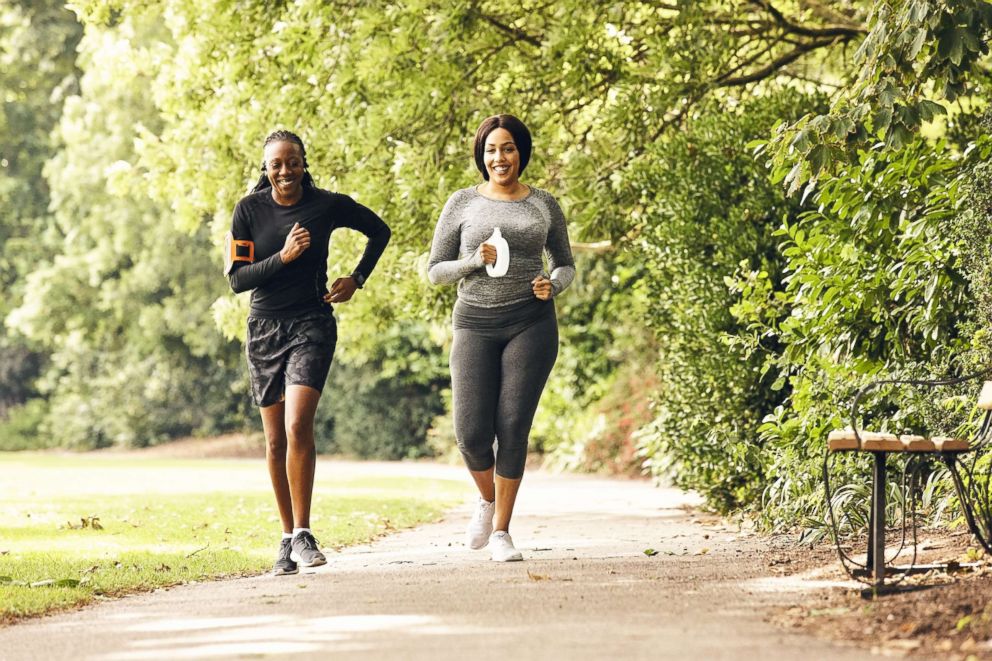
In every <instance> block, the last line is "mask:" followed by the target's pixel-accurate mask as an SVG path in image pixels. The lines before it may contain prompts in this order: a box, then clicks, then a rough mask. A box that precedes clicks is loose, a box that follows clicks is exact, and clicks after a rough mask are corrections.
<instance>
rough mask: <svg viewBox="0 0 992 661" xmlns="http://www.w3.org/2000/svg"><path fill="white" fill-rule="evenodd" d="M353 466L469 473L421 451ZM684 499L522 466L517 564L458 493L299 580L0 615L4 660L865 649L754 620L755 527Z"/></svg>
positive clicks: (779, 654)
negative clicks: (406, 460)
mask: <svg viewBox="0 0 992 661" xmlns="http://www.w3.org/2000/svg"><path fill="white" fill-rule="evenodd" d="M318 470H321V469H320V468H318ZM356 470H369V471H380V472H382V471H385V472H387V473H388V472H393V473H397V474H398V473H402V474H427V475H430V476H432V477H437V476H445V477H452V478H455V479H466V478H465V476H464V475H463V474H462V472H461V471H459V470H457V469H449V468H448V467H442V466H436V465H431V464H398V465H393V466H385V465H382V464H377V465H373V466H371V467H369V468H365V469H356ZM693 503H694V500H693V498H692V496H690V495H687V494H685V493H683V492H681V491H678V490H676V489H668V488H656V487H654V486H652V485H651V484H649V483H646V482H639V481H617V480H606V479H597V478H589V477H577V476H558V475H549V474H545V473H540V472H535V473H530V474H528V475H527V476H526V477H525V479H524V483H523V486H522V489H521V492H520V499H519V502H518V508H517V515H516V517H515V518H514V521H513V526H512V528H511V534H512V535H513V537H514V540H515V541H516V544H517V547H518V548H519V549H521V550H522V551H523V554H524V557H525V561H524V562H517V563H507V564H500V563H494V562H491V561H490V560H489V556H488V553H487V552H486V551H485V550H482V551H471V550H469V549H468V548H467V547H465V546H464V544H463V541H462V531H463V530H464V526H465V523H466V522H467V520H468V517H469V515H470V512H471V506H470V505H469V504H468V503H466V504H465V505H464V506H463V507H460V508H458V509H457V510H455V511H453V512H451V513H449V515H448V516H447V517H446V518H445V519H444V520H443V521H441V522H440V523H436V524H431V525H427V526H423V527H420V528H417V529H414V530H409V531H404V532H400V533H397V534H394V535H390V536H388V537H386V538H383V539H381V540H379V541H376V542H374V543H373V544H371V545H365V546H358V547H352V548H348V549H345V550H343V551H341V552H333V551H331V552H328V560H329V562H328V564H327V566H325V567H321V568H318V569H315V570H305V571H304V572H303V573H301V574H299V575H297V576H291V577H273V576H260V577H256V578H247V579H237V580H228V581H217V582H210V583H202V584H196V585H186V586H181V587H176V588H172V589H169V590H160V591H157V592H154V593H150V594H144V595H137V596H133V597H128V598H124V599H119V600H114V601H109V602H103V603H100V604H97V605H94V606H91V607H88V608H84V609H82V610H80V611H76V612H73V613H68V614H62V615H56V616H51V617H45V618H40V619H36V620H30V621H26V622H22V623H19V624H16V625H13V626H8V627H5V628H2V629H0V659H5V660H11V661H14V660H18V661H19V660H22V659H44V660H45V661H52V660H58V659H73V660H76V659H82V660H88V661H143V660H149V659H280V658H292V659H369V660H372V659H425V660H426V659H430V660H432V661H433V660H445V659H458V660H462V659H470V660H473V661H482V660H486V659H494V660H495V659H498V660H500V661H521V660H526V659H542V660H545V659H569V660H582V659H612V660H617V661H619V660H621V659H623V660H626V659H661V660H667V659H679V660H682V659H747V660H753V659H802V660H803V661H808V660H809V659H823V660H827V659H837V660H848V659H866V658H872V655H871V654H870V653H868V652H867V651H864V650H859V649H856V648H854V647H848V646H840V645H837V644H832V643H829V642H825V641H822V640H818V639H815V638H812V637H809V636H804V635H801V634H799V633H795V632H787V631H785V630H783V629H780V628H776V627H775V626H774V625H772V624H769V623H768V622H766V617H767V614H768V613H769V612H770V609H772V608H774V607H776V606H782V605H789V604H790V603H794V602H795V600H796V599H797V598H798V597H797V593H796V592H795V591H793V589H792V588H789V587H788V586H787V585H786V586H784V587H783V585H782V584H780V583H774V582H768V581H767V580H765V579H764V577H763V572H766V570H767V567H766V564H767V563H766V561H765V560H764V559H763V557H762V555H761V545H762V540H761V537H760V536H757V535H753V534H750V533H747V532H741V531H738V530H736V529H735V528H733V527H728V526H726V525H724V524H722V523H720V522H719V521H716V520H714V519H711V518H707V517H705V516H701V515H699V514H697V513H695V512H694V510H693V509H692V505H693ZM316 532H317V533H318V537H319V531H316ZM648 549H653V550H654V551H656V552H657V553H656V554H655V555H652V556H649V555H646V554H645V553H644V551H645V550H648ZM795 589H799V588H795Z"/></svg>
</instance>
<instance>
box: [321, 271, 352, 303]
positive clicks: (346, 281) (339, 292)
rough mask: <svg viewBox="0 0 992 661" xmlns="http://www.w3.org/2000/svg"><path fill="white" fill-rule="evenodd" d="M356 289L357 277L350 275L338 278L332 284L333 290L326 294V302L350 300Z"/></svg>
mask: <svg viewBox="0 0 992 661" xmlns="http://www.w3.org/2000/svg"><path fill="white" fill-rule="evenodd" d="M356 289H358V285H356V284H355V279H354V278H352V277H351V276H350V275H347V276H345V277H343V278H338V279H337V280H335V281H334V284H332V285H331V291H329V292H327V293H326V294H324V302H325V303H344V302H345V301H350V300H351V297H352V296H354V295H355V290H356Z"/></svg>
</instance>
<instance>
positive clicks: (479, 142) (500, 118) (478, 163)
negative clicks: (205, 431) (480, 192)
mask: <svg viewBox="0 0 992 661" xmlns="http://www.w3.org/2000/svg"><path fill="white" fill-rule="evenodd" d="M496 129H506V130H507V131H509V132H510V135H512V136H513V142H514V143H515V144H516V145H517V149H518V150H520V172H518V173H517V175H518V176H519V175H521V174H523V173H524V168H526V167H527V163H528V162H529V161H530V150H531V139H530V131H528V130H527V127H526V126H525V125H524V123H523V122H521V121H520V120H519V119H517V118H516V117H514V116H513V115H493V116H492V117H487V118H486V119H484V120H483V121H482V125H481V126H479V130H478V131H476V132H475V167H477V168H479V172H481V173H482V178H483V179H485V180H486V181H489V173H488V172H486V163H485V161H483V157H484V156H485V153H486V138H488V137H489V134H490V133H492V132H493V131H495V130H496Z"/></svg>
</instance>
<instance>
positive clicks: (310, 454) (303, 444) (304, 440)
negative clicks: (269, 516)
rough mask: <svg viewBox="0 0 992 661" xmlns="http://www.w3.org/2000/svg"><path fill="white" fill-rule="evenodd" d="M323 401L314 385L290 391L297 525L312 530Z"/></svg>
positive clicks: (289, 468)
mask: <svg viewBox="0 0 992 661" xmlns="http://www.w3.org/2000/svg"><path fill="white" fill-rule="evenodd" d="M319 402H320V391H318V390H316V389H314V388H311V387H310V386H289V387H287V388H286V439H287V444H288V447H289V451H288V452H287V456H286V473H287V474H288V477H289V491H290V493H291V494H292V496H293V525H294V526H295V527H296V528H309V527H310V502H311V500H312V498H313V475H314V470H315V468H316V466H317V449H316V447H315V446H314V438H313V419H314V415H315V414H316V412H317V404H318V403H319Z"/></svg>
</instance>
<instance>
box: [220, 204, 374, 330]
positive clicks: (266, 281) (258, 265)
mask: <svg viewBox="0 0 992 661" xmlns="http://www.w3.org/2000/svg"><path fill="white" fill-rule="evenodd" d="M295 223H299V224H300V226H301V227H305V228H306V229H307V230H309V231H310V246H309V247H308V248H307V249H306V250H304V251H303V253H302V254H301V255H300V256H299V257H297V258H296V259H295V260H293V261H291V262H289V263H288V264H284V263H283V261H282V258H281V257H280V256H279V251H280V250H282V248H283V246H284V245H285V243H286V236H287V235H288V234H289V231H290V230H291V229H292V228H293V225H294V224H295ZM338 227H347V228H350V229H354V230H358V231H359V232H361V233H362V234H364V235H365V236H367V237H368V239H369V240H368V244H366V246H365V253H364V254H363V255H362V259H361V261H359V262H358V266H357V267H355V271H356V272H358V273H361V275H362V276H363V277H364V278H368V276H369V275H370V274H371V273H372V270H373V269H374V268H375V265H376V263H377V262H378V261H379V257H380V256H381V255H382V253H383V251H384V250H385V249H386V245H387V244H388V243H389V237H390V231H389V227H388V226H387V225H386V223H384V222H382V219H380V218H379V217H378V216H377V215H375V213H373V212H372V211H371V210H370V209H368V208H367V207H364V206H362V205H361V204H358V203H357V202H355V201H354V200H353V199H351V198H350V197H348V196H347V195H341V194H340V193H331V192H328V191H325V190H321V189H319V188H304V189H303V197H302V198H300V200H299V201H298V202H297V203H296V204H293V205H289V206H282V205H279V204H276V202H275V200H273V199H272V191H271V190H269V189H265V190H261V191H259V192H257V193H251V194H250V195H246V196H245V197H243V198H241V200H240V201H239V202H238V204H237V206H236V207H235V208H234V219H233V220H232V222H231V234H232V236H233V238H234V239H235V240H238V241H252V242H254V244H255V248H254V251H255V254H254V261H253V262H251V263H248V262H243V261H237V262H235V263H234V265H233V267H232V268H231V271H230V273H229V274H228V279H229V280H230V282H231V289H233V290H234V291H235V292H236V293H240V292H243V291H248V290H249V289H253V290H254V291H253V292H252V295H251V315H252V316H255V317H265V318H269V319H273V318H276V319H278V318H286V317H294V316H297V315H300V314H304V313H307V312H312V311H315V310H319V309H321V308H324V307H326V306H327V305H328V304H327V303H325V302H324V300H323V299H324V295H325V294H326V293H327V251H328V246H329V243H330V238H331V232H333V231H334V230H335V229H337V228H338Z"/></svg>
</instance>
